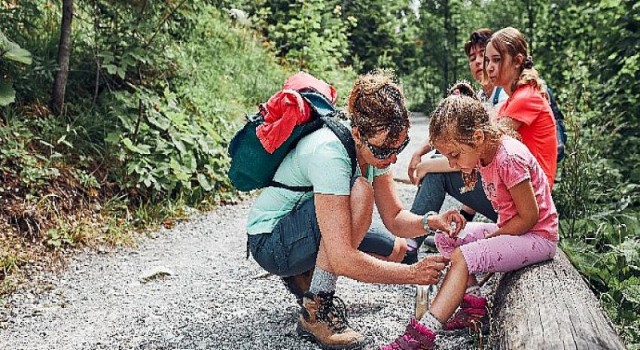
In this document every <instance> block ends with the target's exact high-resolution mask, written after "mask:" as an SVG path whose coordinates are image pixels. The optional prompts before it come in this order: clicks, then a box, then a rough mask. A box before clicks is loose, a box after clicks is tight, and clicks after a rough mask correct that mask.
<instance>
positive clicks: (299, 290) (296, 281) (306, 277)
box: [281, 268, 313, 306]
mask: <svg viewBox="0 0 640 350" xmlns="http://www.w3.org/2000/svg"><path fill="white" fill-rule="evenodd" d="M312 277H313V268H312V269H311V270H309V271H307V272H303V273H301V274H299V275H294V276H289V277H281V278H282V282H283V283H284V286H285V287H286V288H287V290H288V291H289V292H290V293H291V294H293V295H295V296H296V301H297V302H298V305H300V306H302V298H303V297H304V293H306V292H307V291H308V290H309V287H310V286H311V278H312Z"/></svg>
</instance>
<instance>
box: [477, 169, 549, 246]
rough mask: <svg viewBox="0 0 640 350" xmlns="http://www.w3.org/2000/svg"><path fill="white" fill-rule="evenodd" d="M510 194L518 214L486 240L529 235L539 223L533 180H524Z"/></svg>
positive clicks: (486, 236) (488, 235)
mask: <svg viewBox="0 0 640 350" xmlns="http://www.w3.org/2000/svg"><path fill="white" fill-rule="evenodd" d="M509 193H511V198H513V202H514V203H515V205H516V210H517V211H518V214H516V216H514V217H512V218H511V219H510V220H509V221H507V222H506V223H505V225H504V226H502V227H500V228H499V229H498V230H497V231H495V232H493V233H490V234H487V235H485V238H490V237H495V236H499V235H514V236H519V235H522V234H525V233H527V232H528V231H529V230H531V228H532V227H533V226H535V225H536V224H537V223H538V214H539V211H538V202H536V197H535V195H534V193H533V187H532V186H531V180H529V179H527V180H524V181H522V182H521V183H519V184H517V185H515V186H513V187H511V189H510V190H509Z"/></svg>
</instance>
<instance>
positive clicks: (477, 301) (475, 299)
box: [460, 294, 487, 309]
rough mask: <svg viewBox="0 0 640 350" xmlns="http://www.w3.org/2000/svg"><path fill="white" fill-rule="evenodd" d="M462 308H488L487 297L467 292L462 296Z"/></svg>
mask: <svg viewBox="0 0 640 350" xmlns="http://www.w3.org/2000/svg"><path fill="white" fill-rule="evenodd" d="M460 308H461V309H467V308H471V309H486V308H487V298H485V297H481V296H477V295H473V294H465V295H464V297H462V303H460Z"/></svg>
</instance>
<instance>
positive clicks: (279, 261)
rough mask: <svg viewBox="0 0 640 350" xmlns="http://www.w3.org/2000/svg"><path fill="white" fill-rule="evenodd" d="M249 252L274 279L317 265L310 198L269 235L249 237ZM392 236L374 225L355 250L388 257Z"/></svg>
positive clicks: (317, 243) (317, 232)
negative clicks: (275, 276)
mask: <svg viewBox="0 0 640 350" xmlns="http://www.w3.org/2000/svg"><path fill="white" fill-rule="evenodd" d="M248 236H249V237H248V242H247V244H248V248H249V250H250V251H251V255H252V256H253V258H254V259H255V260H256V262H257V263H258V264H259V265H260V266H262V268H264V269H265V270H267V271H269V272H271V273H273V274H274V275H277V276H283V277H286V276H293V275H298V274H301V273H303V272H306V271H308V270H310V269H311V268H312V267H314V266H315V264H316V257H317V255H318V247H319V246H320V237H321V236H320V228H319V227H318V221H317V219H316V207H315V201H314V200H313V197H311V198H310V199H308V200H306V201H305V202H303V203H301V204H299V205H298V206H297V207H296V208H295V209H294V210H292V211H291V212H290V213H289V214H287V215H286V216H284V217H283V218H282V219H280V221H279V222H278V224H277V225H276V226H275V227H274V229H273V231H272V232H270V233H262V234H257V235H248ZM394 242H395V236H393V234H391V232H389V230H387V229H386V228H385V227H384V226H383V225H382V223H378V222H374V224H373V225H372V226H371V227H370V228H369V231H368V232H367V234H366V235H365V237H364V239H363V240H362V242H361V243H360V246H359V247H358V249H359V250H360V251H363V252H365V253H374V254H378V255H381V256H389V255H390V254H391V252H392V251H393V245H394Z"/></svg>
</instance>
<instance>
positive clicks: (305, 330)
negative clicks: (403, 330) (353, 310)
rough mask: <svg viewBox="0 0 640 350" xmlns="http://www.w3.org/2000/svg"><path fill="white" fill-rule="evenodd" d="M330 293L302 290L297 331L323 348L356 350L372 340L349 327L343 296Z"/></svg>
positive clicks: (369, 343)
mask: <svg viewBox="0 0 640 350" xmlns="http://www.w3.org/2000/svg"><path fill="white" fill-rule="evenodd" d="M334 293H335V292H330V293H318V294H312V293H309V292H307V293H305V295H304V300H303V306H302V308H301V310H300V317H299V318H298V326H297V327H296V331H297V332H298V335H300V336H301V337H305V338H309V339H310V340H312V341H315V342H316V343H318V344H319V345H320V347H321V348H323V349H331V350H338V349H340V350H343V349H348V350H356V349H358V350H359V349H363V348H364V347H366V346H368V345H371V343H372V341H371V339H369V338H366V337H365V336H363V335H362V334H360V333H358V332H356V331H354V330H353V329H351V328H349V323H348V322H347V308H346V307H345V305H344V302H343V301H342V299H340V298H338V297H335V296H334Z"/></svg>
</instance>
